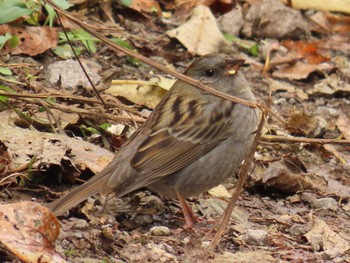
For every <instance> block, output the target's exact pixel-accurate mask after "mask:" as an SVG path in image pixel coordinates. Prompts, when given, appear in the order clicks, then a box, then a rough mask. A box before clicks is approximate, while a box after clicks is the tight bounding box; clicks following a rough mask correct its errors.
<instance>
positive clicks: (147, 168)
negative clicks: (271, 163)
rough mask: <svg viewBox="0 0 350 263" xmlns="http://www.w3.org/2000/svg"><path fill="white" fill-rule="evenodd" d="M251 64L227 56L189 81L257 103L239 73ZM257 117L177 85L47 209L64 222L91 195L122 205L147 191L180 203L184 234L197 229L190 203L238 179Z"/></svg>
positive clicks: (193, 68) (192, 69)
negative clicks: (121, 200) (109, 156)
mask: <svg viewBox="0 0 350 263" xmlns="http://www.w3.org/2000/svg"><path fill="white" fill-rule="evenodd" d="M244 62H245V60H242V59H236V58H232V57H230V56H228V55H226V54H223V53H211V54H207V55H204V56H202V57H200V58H198V59H196V60H194V62H192V64H191V65H190V66H189V67H188V68H187V69H186V70H185V73H184V74H185V75H187V76H189V77H191V78H193V79H196V80H198V81H200V82H201V83H203V84H205V85H208V86H210V87H212V88H214V89H216V90H218V91H221V92H223V93H226V94H229V95H232V96H235V97H238V98H240V99H243V100H246V101H249V102H252V103H255V102H256V98H255V96H254V94H253V92H252V90H251V88H250V85H249V82H248V81H247V79H246V78H245V76H244V74H243V73H242V72H241V70H240V69H241V67H242V65H243V64H244ZM258 120H259V112H258V110H257V109H256V108H252V107H248V106H245V105H242V104H239V103H235V102H232V101H229V100H226V99H223V98H220V97H217V96H215V95H213V94H211V93H209V92H206V91H203V90H201V89H198V88H196V87H195V86H193V85H191V84H188V83H186V82H184V81H182V80H177V81H176V82H175V83H174V84H173V86H172V87H171V88H170V90H169V91H168V92H167V93H166V95H165V96H164V97H163V98H162V100H161V101H160V102H159V104H158V105H157V106H156V107H155V108H154V110H153V112H152V113H151V114H150V116H149V117H148V119H147V120H146V121H145V122H144V124H143V125H142V126H141V127H140V128H139V129H138V131H136V132H135V133H134V134H133V135H132V136H131V137H130V138H129V140H128V141H127V142H126V143H125V144H124V145H123V146H122V147H121V148H120V149H119V151H118V152H117V153H116V155H115V157H114V159H113V160H112V161H111V163H110V164H109V165H107V166H106V167H105V168H104V169H103V170H102V171H101V172H100V173H98V174H96V175H95V176H93V177H92V178H91V179H90V180H88V181H87V182H85V183H84V184H82V185H80V186H78V187H77V188H75V189H74V190H72V191H71V192H69V193H67V194H66V195H63V196H62V197H60V198H59V199H57V200H55V201H53V202H51V203H49V204H48V205H47V207H48V208H49V209H51V211H52V212H53V214H54V215H56V216H58V215H62V214H63V213H65V212H66V211H67V210H69V209H71V208H72V207H75V206H76V205H78V204H79V203H81V202H82V201H84V200H86V199H87V198H89V197H90V196H92V195H96V194H98V193H99V194H101V195H108V194H110V193H112V192H114V194H115V195H116V196H117V197H122V196H124V195H126V194H128V193H131V192H132V191H135V190H138V189H140V188H143V187H146V188H148V189H149V190H151V191H153V192H156V193H158V194H159V195H160V196H161V197H163V198H170V199H176V198H177V199H178V200H179V203H180V206H181V208H182V211H183V214H184V219H185V224H184V226H183V227H184V228H186V229H193V228H194V227H195V224H196V223H198V222H199V220H198V219H199V218H198V217H196V216H195V215H194V213H193V212H192V210H191V208H190V207H189V205H188V204H187V202H186V200H185V199H186V198H188V197H191V196H196V195H199V194H200V193H203V192H205V191H207V190H209V189H211V188H213V187H215V186H217V185H219V184H221V183H222V182H224V181H225V180H226V179H227V178H228V177H230V176H232V175H233V174H234V173H235V171H237V170H238V169H239V167H240V165H241V164H242V161H243V160H244V157H245V156H246V154H247V153H248V151H249V149H250V147H251V146H252V143H253V140H254V137H255V133H256V129H257V124H258Z"/></svg>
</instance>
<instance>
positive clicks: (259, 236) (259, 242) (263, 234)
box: [242, 229, 269, 246]
mask: <svg viewBox="0 0 350 263" xmlns="http://www.w3.org/2000/svg"><path fill="white" fill-rule="evenodd" d="M242 239H243V241H244V242H246V243H247V244H249V245H255V246H265V245H267V244H268V241H269V235H268V233H267V231H265V230H259V229H250V230H247V232H246V233H245V234H244V235H243V236H242Z"/></svg>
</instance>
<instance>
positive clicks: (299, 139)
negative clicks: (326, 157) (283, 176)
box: [261, 135, 350, 145]
mask: <svg viewBox="0 0 350 263" xmlns="http://www.w3.org/2000/svg"><path fill="white" fill-rule="evenodd" d="M261 141H263V142H298V143H316V144H344V145H350V140H341V139H318V138H306V137H292V136H279V135H262V136H261Z"/></svg>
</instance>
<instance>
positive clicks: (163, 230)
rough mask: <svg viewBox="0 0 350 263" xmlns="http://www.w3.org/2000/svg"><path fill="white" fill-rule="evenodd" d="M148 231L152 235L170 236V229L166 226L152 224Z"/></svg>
mask: <svg viewBox="0 0 350 263" xmlns="http://www.w3.org/2000/svg"><path fill="white" fill-rule="evenodd" d="M150 232H151V234H152V235H154V236H170V235H171V230H170V229H169V228H168V227H166V226H154V227H152V228H151V229H150Z"/></svg>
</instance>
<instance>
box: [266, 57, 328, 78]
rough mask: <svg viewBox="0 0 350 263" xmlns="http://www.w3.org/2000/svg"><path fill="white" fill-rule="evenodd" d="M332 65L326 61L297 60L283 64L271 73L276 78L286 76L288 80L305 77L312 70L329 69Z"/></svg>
mask: <svg viewBox="0 0 350 263" xmlns="http://www.w3.org/2000/svg"><path fill="white" fill-rule="evenodd" d="M332 68H333V66H332V65H330V64H328V63H321V64H318V65H311V64H308V63H305V62H302V61H298V62H297V63H295V64H293V65H283V66H281V67H279V69H278V70H276V71H274V72H273V73H272V76H273V77H276V78H287V79H290V80H293V79H296V80H300V79H306V78H307V77H308V76H309V75H310V74H311V73H312V72H315V71H321V72H322V71H324V70H330V69H332Z"/></svg>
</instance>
